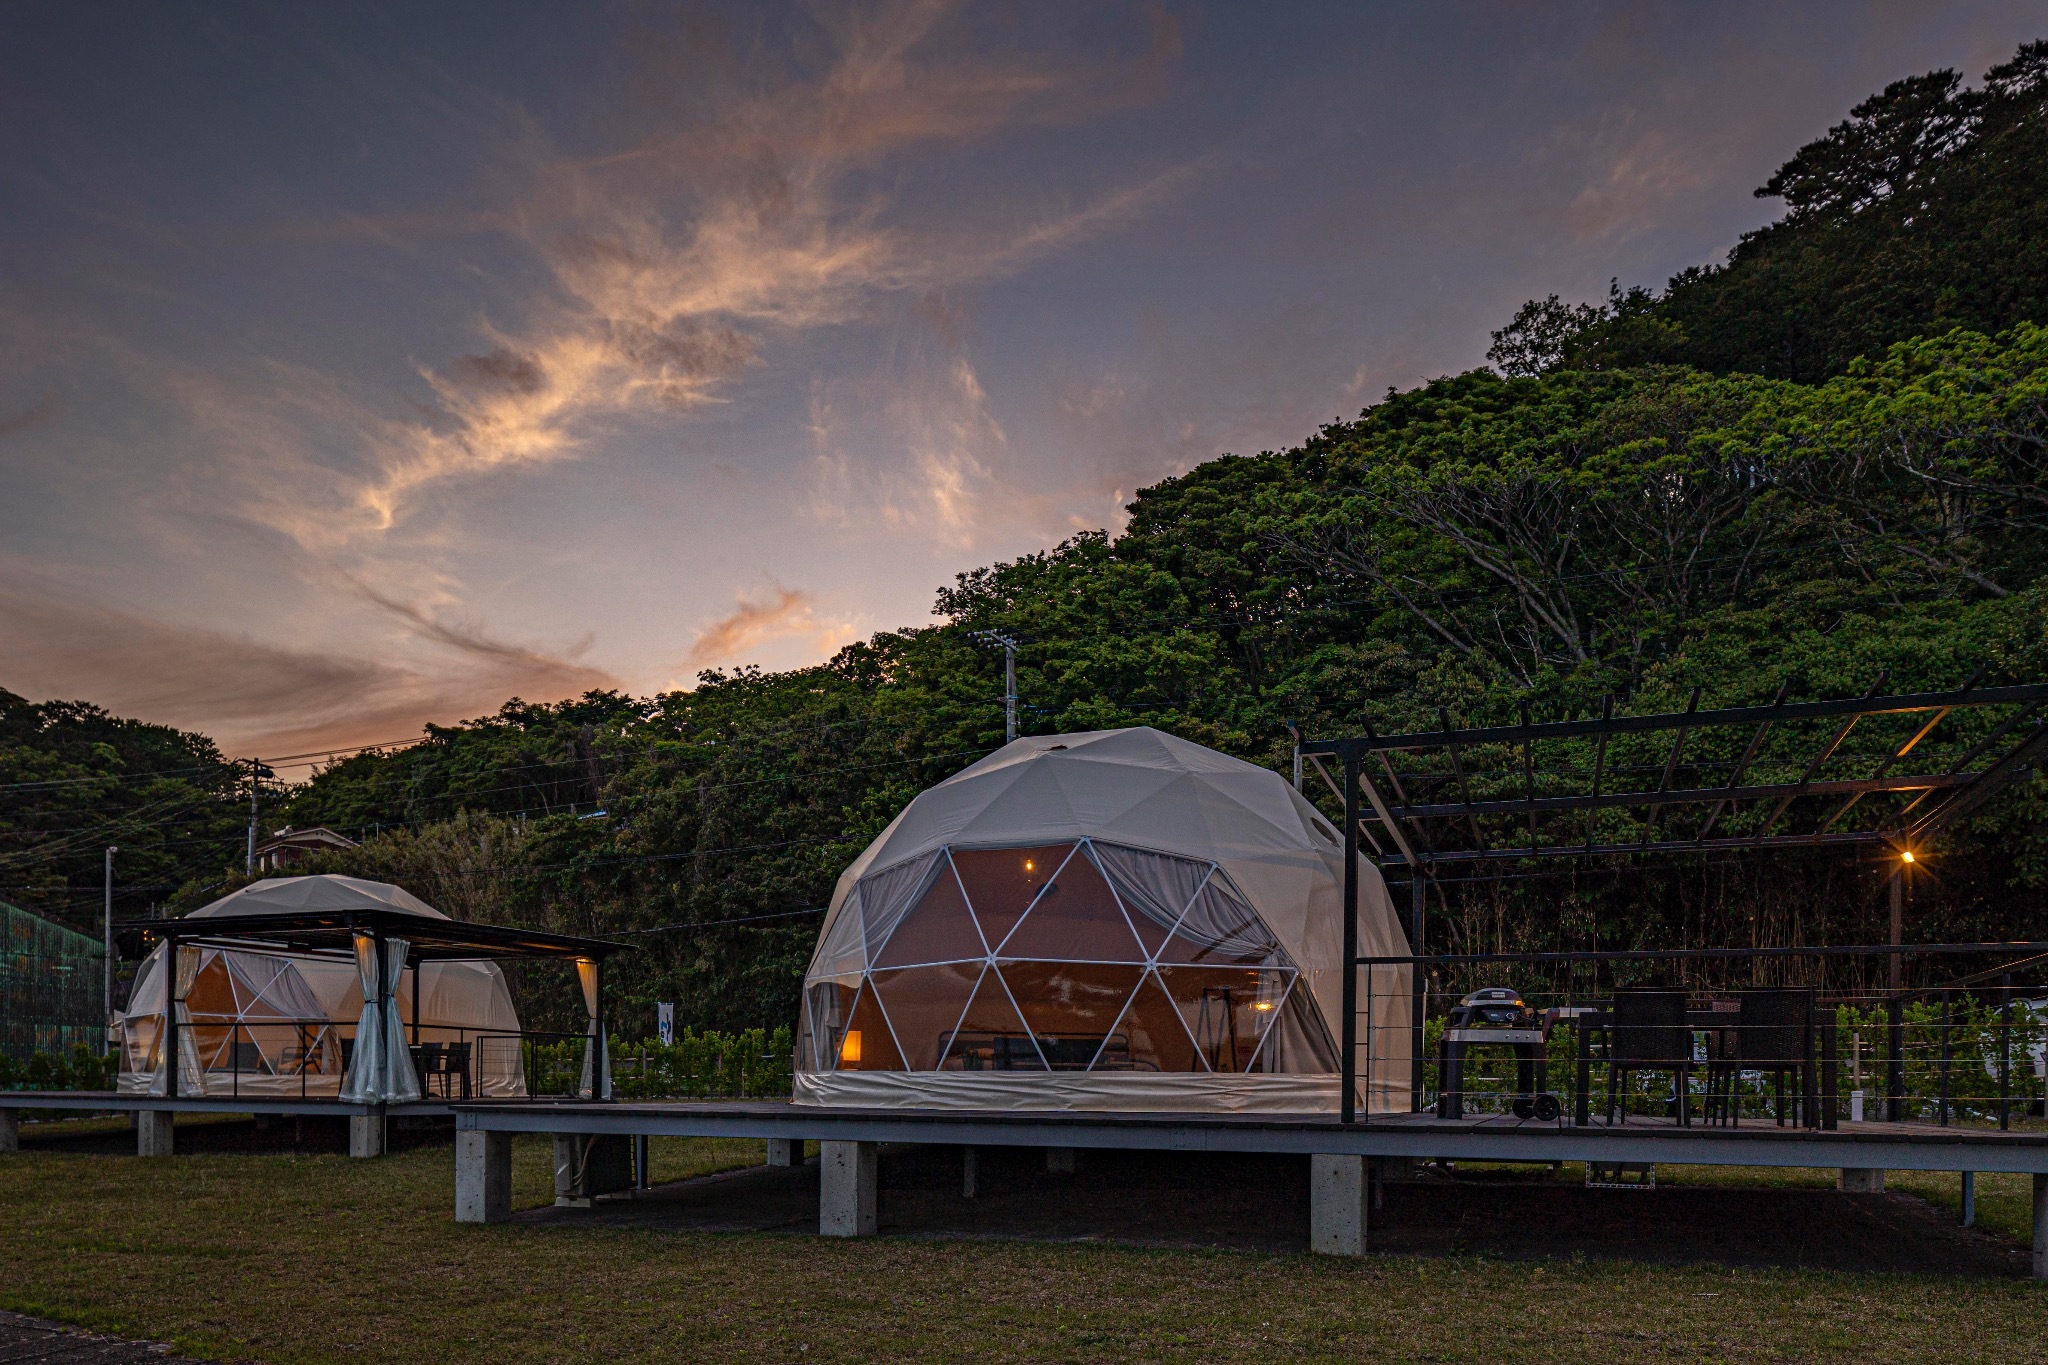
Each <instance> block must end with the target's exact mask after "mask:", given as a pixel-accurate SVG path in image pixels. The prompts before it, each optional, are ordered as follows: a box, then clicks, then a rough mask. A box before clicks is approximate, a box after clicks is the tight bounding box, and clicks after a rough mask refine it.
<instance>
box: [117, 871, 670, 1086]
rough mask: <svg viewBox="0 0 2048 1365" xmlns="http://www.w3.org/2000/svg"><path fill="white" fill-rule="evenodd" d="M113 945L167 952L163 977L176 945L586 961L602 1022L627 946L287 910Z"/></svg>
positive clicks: (167, 1037) (133, 924) (401, 914)
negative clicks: (365, 948) (615, 959)
mask: <svg viewBox="0 0 2048 1365" xmlns="http://www.w3.org/2000/svg"><path fill="white" fill-rule="evenodd" d="M114 930H115V934H116V937H117V938H118V939H119V940H120V941H121V942H122V943H123V944H124V945H128V944H133V945H134V946H135V948H136V949H137V950H138V951H137V952H136V954H135V955H136V956H145V955H147V954H148V953H149V952H150V951H151V950H152V949H153V948H154V947H155V946H156V945H158V944H162V945H164V953H165V970H166V972H167V973H172V972H175V971H176V970H177V951H178V948H179V946H180V945H189V946H192V947H198V948H218V949H229V950H240V951H242V952H256V953H275V954H280V955H285V956H298V957H328V958H347V959H350V960H353V959H354V958H355V954H356V941H357V940H358V939H359V938H368V939H370V940H371V942H372V943H373V944H374V945H375V946H374V952H375V953H376V959H377V969H378V971H379V972H382V971H383V969H384V953H385V948H384V944H385V942H386V941H387V940H390V939H400V940H403V941H404V942H405V944H406V945H407V950H406V954H407V957H408V958H409V960H410V961H411V962H412V963H414V964H419V963H426V962H483V961H494V960H503V959H518V958H525V959H542V960H554V961H563V962H578V961H588V962H591V963H594V964H595V966H596V971H597V1017H598V1019H599V1020H600V1021H602V1020H603V1019H604V962H605V959H606V958H608V957H610V956H611V955H612V954H613V953H616V952H621V951H625V950H627V949H628V948H630V947H631V945H630V944H625V943H618V942H615V941H613V940H611V939H602V938H583V937H579V936H576V935H572V934H551V933H545V932H542V931H539V930H534V929H516V928H512V927H509V926H506V925H500V924H475V923H470V922H467V921H464V920H452V919H431V918H428V917H427V916H424V915H419V914H412V913H408V912H406V911H402V910H382V909H371V908H360V909H345V910H288V911H277V912H274V913H271V914H263V915H221V916H209V917H206V918H203V919H190V918H188V919H144V920H126V921H123V922H121V923H118V924H116V925H115V926H114ZM169 986H170V978H169V976H167V977H166V979H165V1000H164V1006H165V1008H164V1056H165V1057H166V1058H167V1059H169V1064H168V1065H167V1066H166V1067H165V1085H166V1095H167V1096H168V1097H170V1098H176V1097H177V1094H178V1064H177V1057H178V1011H177V1010H176V1009H175V1008H172V1005H171V1000H170V989H169ZM413 990H414V1000H413V1018H414V1019H415V1020H417V1019H418V1018H419V1000H418V991H419V973H418V972H417V971H415V972H414V973H413Z"/></svg>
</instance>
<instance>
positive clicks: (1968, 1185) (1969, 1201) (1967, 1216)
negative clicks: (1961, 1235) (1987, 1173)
mask: <svg viewBox="0 0 2048 1365" xmlns="http://www.w3.org/2000/svg"><path fill="white" fill-rule="evenodd" d="M1962 1175H1963V1217H1962V1223H1963V1226H1964V1227H1966V1228H1973V1227H1976V1226H1977V1173H1976V1172H1975V1171H1964V1172H1963V1173H1962Z"/></svg>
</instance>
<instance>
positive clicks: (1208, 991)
mask: <svg viewBox="0 0 2048 1365" xmlns="http://www.w3.org/2000/svg"><path fill="white" fill-rule="evenodd" d="M1291 979H1292V974H1291V973H1288V972H1262V971H1246V970H1244V969H1242V968H1236V967H1161V968H1160V969H1159V980H1160V982H1161V983H1162V984H1163V985H1164V986H1165V987H1166V993H1167V994H1168V995H1169V996H1171V997H1172V998H1173V1003H1174V1007H1175V1008H1176V1009H1177V1010H1178V1011H1179V1012H1180V1017H1181V1019H1182V1021H1183V1022H1184V1023H1185V1024H1186V1025H1187V1030H1188V1033H1189V1034H1190V1035H1191V1036H1192V1037H1193V1038H1194V1041H1195V1049H1196V1051H1197V1052H1199V1053H1200V1054H1201V1057H1202V1060H1203V1061H1204V1062H1206V1063H1207V1064H1208V1066H1209V1069H1210V1070H1211V1071H1244V1070H1246V1069H1248V1068H1249V1067H1250V1066H1251V1065H1252V1059H1253V1057H1254V1056H1255V1055H1256V1054H1257V1052H1258V1050H1259V1042H1260V1040H1261V1039H1263V1038H1264V1037H1265V1033H1266V1030H1267V1029H1268V1028H1270V1027H1272V1024H1273V1020H1274V1018H1275V1017H1276V1016H1277V1015H1278V1014H1279V1012H1280V1011H1279V1006H1280V1005H1281V1003H1282V1002H1283V1001H1284V1000H1285V999H1286V996H1287V988H1288V984H1289V982H1290V980H1291Z"/></svg>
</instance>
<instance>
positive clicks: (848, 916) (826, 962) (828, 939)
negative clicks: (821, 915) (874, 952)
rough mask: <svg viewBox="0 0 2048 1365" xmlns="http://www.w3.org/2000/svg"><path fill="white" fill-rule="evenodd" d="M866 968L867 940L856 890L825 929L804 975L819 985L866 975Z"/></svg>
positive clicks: (858, 894) (858, 893)
mask: <svg viewBox="0 0 2048 1365" xmlns="http://www.w3.org/2000/svg"><path fill="white" fill-rule="evenodd" d="M867 965H868V949H867V940H866V937H865V935H863V933H862V932H861V924H860V892H859V890H858V889H856V890H855V891H854V893H853V895H851V896H849V897H848V898H847V901H846V904H844V905H842V906H841V907H840V908H839V917H838V918H837V919H835V920H833V921H832V922H831V923H830V924H829V925H827V926H826V928H825V933H824V937H822V938H821V939H820V940H819V941H818V950H817V951H816V952H815V953H812V954H811V966H810V970H808V971H807V972H805V973H804V975H805V977H806V979H808V980H812V981H820V980H824V979H825V978H827V977H836V976H844V975H845V974H847V973H848V972H862V971H866V970H867Z"/></svg>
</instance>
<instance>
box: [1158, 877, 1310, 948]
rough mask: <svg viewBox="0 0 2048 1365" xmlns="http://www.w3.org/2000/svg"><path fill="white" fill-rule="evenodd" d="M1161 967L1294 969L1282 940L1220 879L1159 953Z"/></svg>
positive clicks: (1203, 891) (1199, 898)
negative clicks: (1198, 966) (1283, 948)
mask: <svg viewBox="0 0 2048 1365" xmlns="http://www.w3.org/2000/svg"><path fill="white" fill-rule="evenodd" d="M1159 962H1160V965H1162V966H1164V965H1165V964H1167V963H1169V962H1172V963H1185V964H1189V965H1195V964H1202V965H1214V966H1224V965H1231V966H1258V967H1279V966H1291V965H1292V964H1291V963H1289V962H1288V961H1287V955H1286V954H1285V953H1284V952H1282V951H1281V949H1280V940H1279V939H1278V938H1277V937H1275V936H1274V934H1273V931H1272V930H1271V929H1269V928H1267V927H1266V923H1265V921H1264V920H1261V919H1260V918H1259V915H1258V912H1257V911H1255V910H1253V909H1252V908H1251V906H1249V905H1247V904H1245V902H1244V900H1243V899H1242V898H1241V897H1239V896H1238V895H1236V894H1235V893H1234V892H1232V891H1231V889H1230V888H1229V887H1228V886H1227V885H1225V884H1224V882H1223V880H1222V879H1221V878H1219V877H1211V878H1210V879H1209V881H1208V883H1207V884H1206V885H1204V886H1203V887H1202V889H1201V890H1200V891H1199V892H1197V893H1196V895H1195V899H1194V902H1193V903H1192V904H1190V905H1189V906H1188V910H1187V913H1186V914H1185V915H1183V916H1182V917H1181V921H1180V925H1179V927H1178V928H1176V929H1175V930H1174V931H1173V936H1172V937H1171V938H1170V939H1168V940H1167V942H1166V944H1165V946H1163V947H1162V948H1161V949H1160V950H1159Z"/></svg>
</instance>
